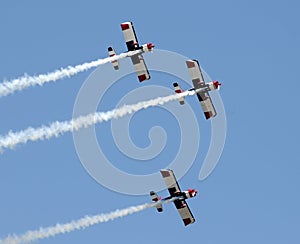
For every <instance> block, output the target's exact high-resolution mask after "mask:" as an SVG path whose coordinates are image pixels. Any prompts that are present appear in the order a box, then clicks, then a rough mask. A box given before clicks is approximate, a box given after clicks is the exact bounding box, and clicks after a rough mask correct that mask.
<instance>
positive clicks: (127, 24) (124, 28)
mask: <svg viewBox="0 0 300 244" xmlns="http://www.w3.org/2000/svg"><path fill="white" fill-rule="evenodd" d="M121 28H122V31H124V30H127V29H129V22H125V23H122V24H121Z"/></svg>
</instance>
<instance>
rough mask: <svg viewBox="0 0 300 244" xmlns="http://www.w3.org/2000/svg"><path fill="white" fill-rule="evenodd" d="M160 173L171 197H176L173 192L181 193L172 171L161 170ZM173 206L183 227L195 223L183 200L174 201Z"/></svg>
mask: <svg viewBox="0 0 300 244" xmlns="http://www.w3.org/2000/svg"><path fill="white" fill-rule="evenodd" d="M160 173H161V175H162V176H163V178H164V181H165V183H166V185H167V187H168V190H169V192H170V195H171V197H175V196H176V195H175V192H181V190H180V187H179V185H178V182H177V180H176V177H175V175H174V172H173V170H170V169H166V170H161V171H160ZM174 204H175V207H176V209H177V211H178V212H179V214H180V216H181V218H182V220H183V223H184V225H188V224H192V223H194V222H195V219H194V216H193V214H192V212H191V210H190V208H189V206H188V205H187V203H186V201H185V200H184V199H179V200H175V201H174Z"/></svg>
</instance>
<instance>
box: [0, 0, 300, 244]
mask: <svg viewBox="0 0 300 244" xmlns="http://www.w3.org/2000/svg"><path fill="white" fill-rule="evenodd" d="M299 7H300V6H299V3H298V2H297V1H291V0H288V1H257V0H254V1H237V0H235V1H233V0H231V1H220V0H216V1H210V2H207V1H190V2H186V4H183V3H182V4H175V3H174V2H162V1H156V0H154V1H151V2H149V3H148V2H146V3H143V2H141V1H130V3H129V2H123V3H115V2H111V1H110V2H106V1H105V2H102V1H101V2H100V1H92V0H87V1H82V2H80V3H71V2H67V1H65V2H61V1H57V0H54V1H51V2H50V1H49V2H48V3H45V2H44V3H41V2H40V1H32V0H29V1H26V2H25V1H24V2H21V1H19V2H17V1H5V2H4V1H3V2H2V3H1V4H0V27H1V31H2V33H1V37H2V38H1V45H0V66H1V69H0V77H1V79H2V80H4V79H5V78H6V79H11V78H15V77H18V76H21V75H23V74H24V73H28V74H31V75H32V74H39V73H45V72H48V71H53V70H55V69H56V68H59V67H65V66H67V65H76V64H80V63H83V62H86V61H91V60H95V59H98V58H99V57H105V56H106V55H107V53H106V50H107V46H109V45H113V46H114V47H115V49H116V51H117V52H123V51H124V50H125V44H124V41H123V36H122V33H121V30H120V27H119V24H120V23H121V22H123V21H127V20H131V21H133V22H134V24H135V28H136V31H137V35H138V38H139V41H140V42H148V41H152V42H153V43H155V44H156V47H157V48H159V49H166V50H170V51H174V52H177V53H180V54H182V55H185V56H187V57H190V58H195V59H198V60H199V61H200V63H201V65H202V66H203V67H204V69H205V70H206V71H207V72H208V74H209V75H210V76H211V77H212V78H213V79H218V80H219V81H221V82H222V83H223V86H222V89H221V91H220V94H221V96H222V99H223V102H224V106H225V109H226V116H227V129H228V130H227V139H226V145H225V148H224V151H223V154H222V157H221V159H220V162H219V164H218V166H217V168H216V169H215V171H214V172H213V174H212V175H211V176H210V177H208V178H207V179H206V180H205V181H203V182H200V181H198V174H199V170H200V167H201V163H202V161H203V160H204V157H205V153H206V150H207V148H208V145H209V130H210V127H209V124H208V123H206V122H205V121H204V118H203V116H202V114H201V112H200V111H199V107H198V104H197V101H196V99H193V98H189V99H188V102H189V103H190V104H191V106H192V108H194V110H195V114H196V115H198V116H197V118H198V123H199V125H200V127H201V143H200V148H199V153H198V155H197V157H196V160H195V163H194V164H193V166H192V168H191V170H190V171H189V172H188V174H186V175H185V176H184V177H183V178H182V179H181V181H180V184H181V187H182V188H183V189H185V188H189V187H192V188H197V189H198V192H199V196H197V198H195V199H191V200H190V201H189V205H190V207H191V209H192V211H193V213H194V216H195V218H196V223H195V224H193V225H191V226H189V227H188V228H184V227H183V225H182V223H181V221H180V219H179V217H178V214H177V213H176V211H175V209H174V207H173V206H171V205H168V206H165V212H164V213H162V214H157V213H156V211H155V210H154V209H153V210H152V209H149V210H146V211H144V212H141V213H138V214H135V215H132V216H130V217H126V218H123V219H118V220H115V221H113V222H109V223H105V224H100V225H96V226H93V227H91V228H89V229H86V230H82V231H76V232H73V233H70V234H65V235H60V236H57V237H55V238H49V239H47V240H43V241H41V243H67V242H72V243H82V242H85V243H99V242H101V241H103V242H110V243H116V242H124V241H125V242H131V243H152V242H153V240H155V238H156V240H157V241H169V242H172V241H173V242H175V243H176V242H178V240H186V241H187V242H190V243H199V242H201V243H241V242H243V243H253V242H256V243H262V242H265V243H271V242H272V243H283V242H285V243H299V241H300V236H299V233H298V231H299V226H300V221H299V219H300V211H299V206H300V198H299V193H298V192H299V190H298V188H299V184H300V180H299V173H300V166H299V155H298V150H299V139H298V136H299V135H300V133H299V122H300V121H299V115H298V111H299V109H298V108H297V107H298V105H299V101H298V99H297V98H298V97H297V85H298V84H297V83H298V82H299V78H298V72H297V71H298V69H299V68H298V64H299V54H300V52H299V51H300V50H299V41H300V32H299V26H298V23H299V14H298V12H299ZM89 74H91V71H90V72H86V73H82V74H79V75H77V76H75V77H73V78H71V79H65V80H63V81H58V82H57V83H56V84H53V83H52V84H47V85H45V86H44V87H35V88H31V89H28V90H26V91H23V92H19V93H16V94H15V95H12V96H7V97H2V98H1V99H0V111H2V116H1V120H0V134H1V135H3V134H6V133H7V132H8V131H9V130H11V129H12V130H21V129H25V128H27V127H28V126H34V127H36V126H39V125H41V124H48V123H50V122H52V121H55V120H67V119H70V118H71V117H72V112H73V106H74V102H75V99H76V96H77V94H78V91H79V90H80V87H81V86H82V84H83V82H84V81H85V80H86V78H87V77H88V75H89ZM133 77H134V76H133ZM169 78H170V77H168V76H166V75H164V74H159V73H155V72H153V74H152V79H151V80H150V81H147V83H145V84H139V83H138V82H137V79H135V78H132V79H128V82H132V83H130V85H128V86H129V87H132V89H135V88H138V87H139V86H147V85H149V84H150V83H151V84H154V85H160V84H161V83H162V82H164V84H166V87H167V86H169V85H171V84H172V81H171V80H170V81H169V80H168V79H169ZM125 80H127V79H125ZM125 83H126V82H122V83H121V82H120V85H124V84H125ZM120 85H119V87H120V89H119V91H118V92H116V93H115V94H114V95H115V96H122V95H124V93H122V89H121V88H122V87H121V86H120ZM124 86H127V84H125V85H124ZM126 89H127V88H126ZM126 89H125V90H126ZM115 96H113V95H111V99H112V101H113V102H114V103H117V101H115ZM153 97H155V94H153ZM109 101H110V98H109V94H108V96H107V97H106V102H107V105H104V107H100V109H101V108H103V109H105V108H106V106H107V107H109V106H112V105H113V104H109ZM148 112H149V113H148ZM151 114H153V116H151ZM155 115H156V116H155ZM161 118H163V119H161ZM169 120H170V121H169ZM143 121H147V123H146V125H145V127H143V126H142V124H143V123H142V122H143ZM132 122H133V123H136V122H137V125H135V126H137V128H138V131H139V133H140V130H142V131H143V128H144V134H143V133H141V135H143V136H139V135H140V134H139V133H138V134H137V132H135V130H134V126H133V127H131V128H130V131H131V133H132V137H133V140H135V141H136V143H137V144H138V145H140V146H147V138H146V136H145V135H147V133H148V130H149V127H150V128H151V123H153V124H152V125H153V126H154V125H156V124H159V125H161V126H162V127H164V128H165V130H166V131H167V132H168V133H170V138H169V137H168V138H169V141H168V147H167V148H165V150H166V151H164V152H163V155H162V156H161V157H162V158H161V159H163V160H165V161H167V160H171V158H172V155H174V154H175V153H176V148H177V147H178V145H177V144H176V143H178V138H176V137H174V136H173V134H174V133H176V131H177V129H178V126H177V124H176V123H175V122H174V121H172V118H171V116H170V115H169V114H168V113H166V114H164V113H163V111H162V110H161V109H159V108H157V109H150V110H147V111H143V112H142V113H140V114H139V115H137V117H136V118H135V119H134V120H133V121H132ZM107 127H108V126H107V124H103V125H99V126H96V130H97V136H98V138H100V139H99V140H101V139H102V140H103V141H106V140H107V141H108V142H109V141H110V135H109V133H108V132H107ZM169 131H170V132H169ZM103 141H102V142H100V144H101V143H103ZM105 151H106V153H107V155H108V157H112V159H114V160H118V156H117V155H116V154H115V152H116V151H115V149H114V148H113V146H112V147H111V148H110V147H109V146H107V147H106V148H105ZM0 158H1V159H0V162H1V163H0V192H1V203H0V237H2V238H3V237H5V236H6V235H7V234H9V233H17V234H19V233H20V234H21V233H23V232H25V231H27V230H30V229H37V228H39V227H40V226H49V225H54V224H56V223H57V222H60V223H64V222H68V221H70V220H73V219H78V218H80V217H82V216H84V215H86V214H91V215H92V214H98V213H103V212H108V211H111V210H114V209H116V208H123V207H127V206H131V205H136V204H140V203H144V202H146V201H149V197H148V196H128V195H125V194H118V193H116V192H113V191H110V190H108V189H106V188H104V187H103V186H101V185H100V184H98V183H97V182H96V181H95V180H94V179H93V178H91V177H90V176H89V174H88V173H87V172H86V171H85V169H84V167H83V166H82V165H81V163H80V161H79V158H78V156H77V154H76V150H75V146H74V143H73V138H72V135H71V134H67V135H65V136H62V137H60V138H58V139H51V140H49V141H43V142H37V143H28V144H26V145H23V146H18V147H17V148H16V149H15V150H7V151H6V152H5V153H4V154H2V155H0ZM119 160H124V161H122V162H121V163H120V162H115V163H116V164H118V163H119V164H120V167H122V169H124V170H128V171H130V170H135V169H133V168H134V167H135V166H134V165H136V163H132V162H131V161H130V159H126V158H124V157H123V156H122V155H121V154H120V156H119ZM148 163H149V162H148ZM168 163H169V162H162V163H161V165H160V164H159V162H158V161H155V162H154V166H149V164H147V163H145V166H144V167H145V168H143V166H138V167H139V168H138V170H141V171H143V170H144V171H149V170H156V171H157V170H159V169H160V168H164V167H165V166H166V165H167V164H168ZM121 164H123V165H121ZM131 165H132V168H131ZM166 194H167V193H166V191H164V192H162V195H166Z"/></svg>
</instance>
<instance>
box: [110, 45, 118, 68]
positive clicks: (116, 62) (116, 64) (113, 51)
mask: <svg viewBox="0 0 300 244" xmlns="http://www.w3.org/2000/svg"><path fill="white" fill-rule="evenodd" d="M108 55H109V57H113V56H116V52H115V50H114V49H113V47H108ZM111 63H112V64H113V66H114V69H115V70H118V69H119V61H118V60H115V61H112V62H111Z"/></svg>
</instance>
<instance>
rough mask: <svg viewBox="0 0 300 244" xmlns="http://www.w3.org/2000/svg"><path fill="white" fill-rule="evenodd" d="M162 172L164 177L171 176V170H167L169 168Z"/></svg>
mask: <svg viewBox="0 0 300 244" xmlns="http://www.w3.org/2000/svg"><path fill="white" fill-rule="evenodd" d="M160 172H161V175H162V176H163V177H168V176H170V173H169V171H167V170H161V171H160Z"/></svg>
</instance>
